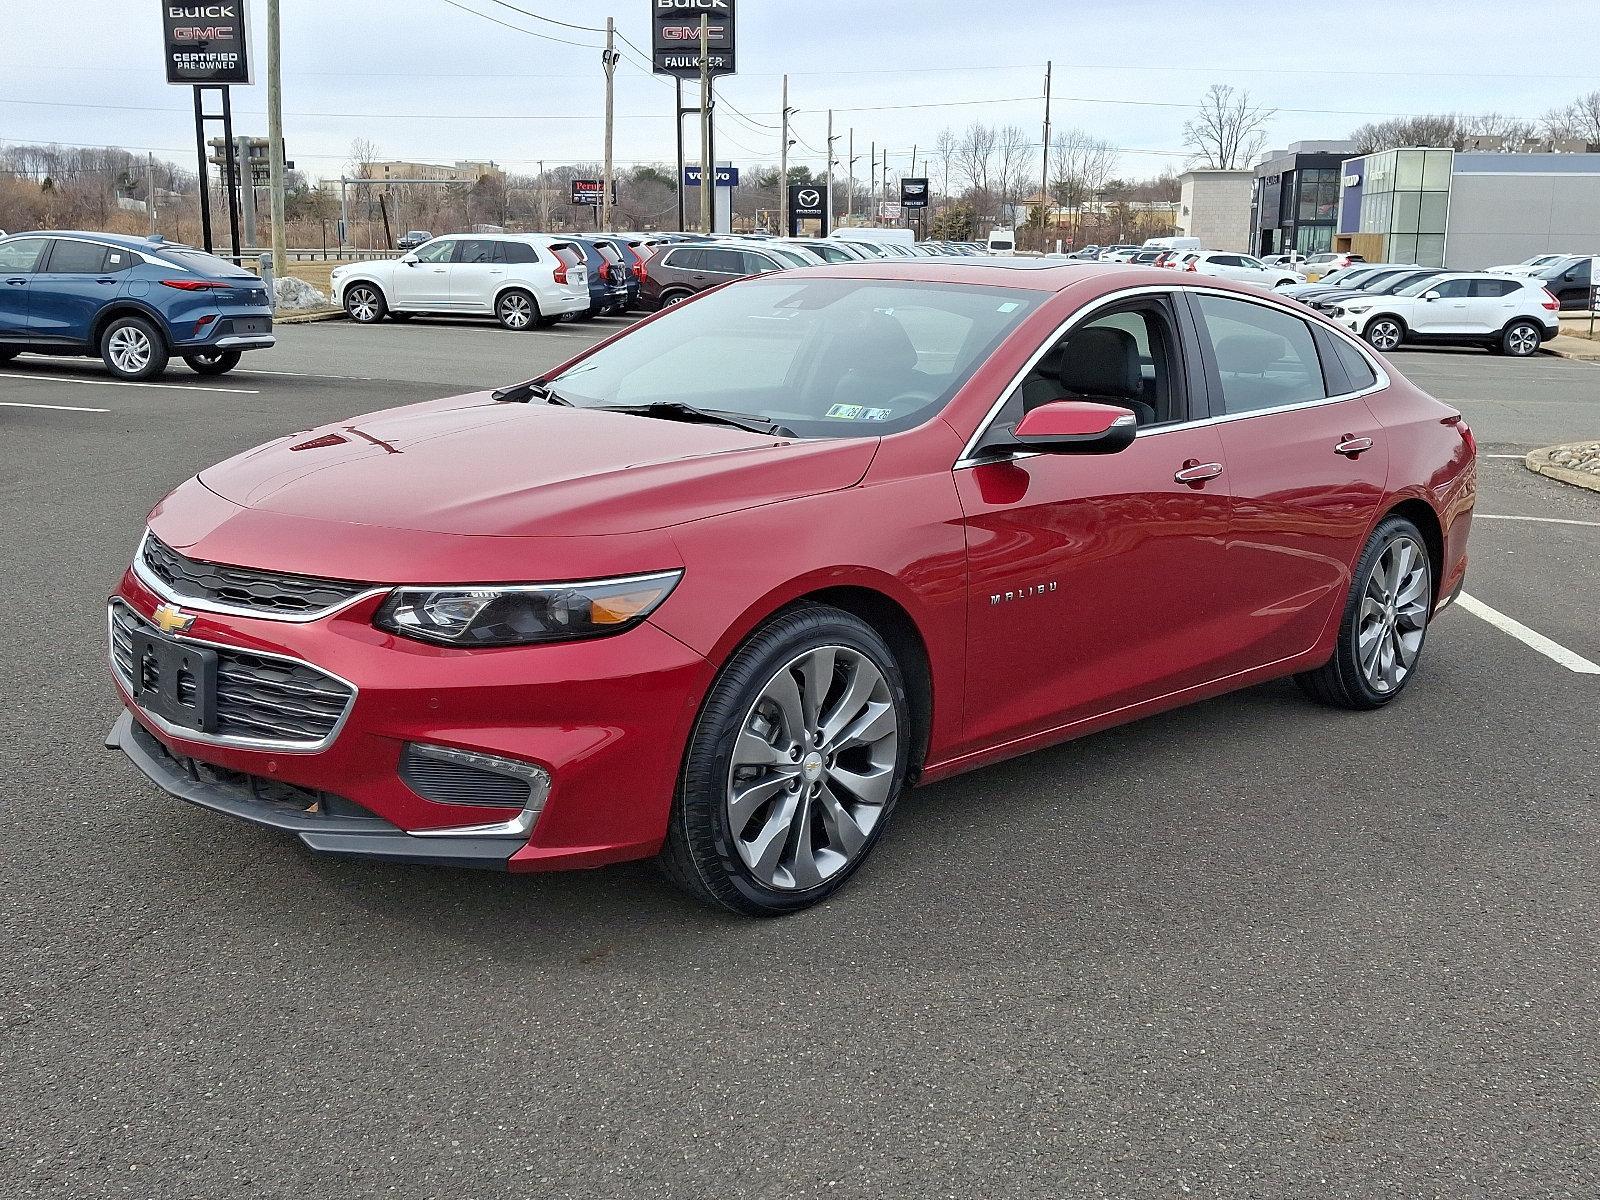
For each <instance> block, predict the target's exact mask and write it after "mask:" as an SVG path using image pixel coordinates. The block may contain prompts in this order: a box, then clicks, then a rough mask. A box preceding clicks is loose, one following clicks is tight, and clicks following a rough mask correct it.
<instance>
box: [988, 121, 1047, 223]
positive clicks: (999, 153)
mask: <svg viewBox="0 0 1600 1200" xmlns="http://www.w3.org/2000/svg"><path fill="white" fill-rule="evenodd" d="M1037 162H1038V160H1037V159H1036V158H1035V157H1034V153H1033V141H1032V138H1031V136H1030V135H1029V133H1028V131H1027V130H1025V129H1023V128H1022V127H1021V126H1020V125H1007V126H1005V127H1004V128H1002V129H1000V130H999V131H998V132H997V133H996V134H995V181H996V185H997V188H996V190H997V191H998V192H999V201H1000V208H1001V210H1002V215H1005V214H1004V210H1005V209H1008V208H1010V207H1012V206H1013V205H1016V204H1020V203H1022V202H1023V201H1024V200H1025V199H1027V197H1028V196H1029V194H1031V187H1030V185H1032V184H1033V183H1034V182H1035V178H1036V175H1037V166H1036V164H1037Z"/></svg>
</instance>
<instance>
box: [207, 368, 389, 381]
mask: <svg viewBox="0 0 1600 1200" xmlns="http://www.w3.org/2000/svg"><path fill="white" fill-rule="evenodd" d="M233 374H234V376H235V377H236V378H237V377H238V376H240V375H282V376H284V377H285V378H288V379H344V380H349V381H350V382H353V383H372V382H374V380H373V379H372V377H371V376H369V375H321V374H318V373H317V372H316V371H259V370H255V369H251V370H246V371H235V372H234V373H233Z"/></svg>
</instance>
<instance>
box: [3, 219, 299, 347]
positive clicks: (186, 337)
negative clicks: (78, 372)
mask: <svg viewBox="0 0 1600 1200" xmlns="http://www.w3.org/2000/svg"><path fill="white" fill-rule="evenodd" d="M273 341H274V338H273V336H272V308H271V306H270V305H269V304H268V302H267V289H266V285H265V284H264V283H262V281H261V279H260V277H259V276H256V275H252V274H251V273H250V272H249V271H245V270H242V269H241V268H239V267H236V266H234V265H233V264H232V263H230V262H227V261H226V260H224V259H221V258H217V257H215V256H214V255H210V254H207V253H205V252H204V251H201V250H191V249H190V248H189V247H187V246H180V245H178V244H177V243H175V242H164V241H162V240H160V239H159V238H132V237H118V236H116V235H114V234H106V233H74V232H49V233H22V234H13V235H11V236H10V237H0V363H3V362H6V361H7V360H9V359H12V358H15V357H16V356H17V355H18V354H21V353H22V352H23V351H28V352H30V353H33V354H67V355H81V356H87V357H90V358H93V357H96V356H98V357H99V358H101V359H102V360H103V361H104V362H105V364H106V369H107V370H109V371H110V372H111V373H112V374H113V375H115V376H117V377H118V378H119V379H150V378H153V377H154V376H157V375H159V374H161V372H162V371H164V370H166V368H167V363H168V362H169V361H170V360H171V358H172V357H173V356H177V357H179V358H181V359H183V361H184V362H186V363H188V364H189V366H190V367H191V368H192V369H193V370H195V371H198V372H199V373H200V374H202V375H221V374H223V373H224V372H226V371H231V370H233V368H234V367H236V366H238V364H239V355H240V354H241V353H242V352H243V351H245V350H261V349H265V348H266V347H268V346H271V345H272V344H273Z"/></svg>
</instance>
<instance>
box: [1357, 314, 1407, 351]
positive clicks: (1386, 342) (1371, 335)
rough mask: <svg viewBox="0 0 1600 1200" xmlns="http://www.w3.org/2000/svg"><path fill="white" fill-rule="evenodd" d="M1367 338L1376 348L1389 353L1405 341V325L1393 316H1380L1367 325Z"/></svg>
mask: <svg viewBox="0 0 1600 1200" xmlns="http://www.w3.org/2000/svg"><path fill="white" fill-rule="evenodd" d="M1366 338H1367V341H1368V343H1370V344H1371V346H1372V348H1373V349H1374V350H1382V351H1383V352H1384V353H1386V354H1387V353H1388V352H1389V351H1390V350H1393V349H1396V348H1397V347H1398V346H1399V345H1400V343H1401V342H1403V341H1405V339H1406V331H1405V326H1403V325H1401V324H1400V322H1399V321H1397V320H1395V318H1393V317H1379V318H1378V319H1377V320H1375V321H1373V322H1372V323H1371V324H1370V325H1368V326H1367V333H1366Z"/></svg>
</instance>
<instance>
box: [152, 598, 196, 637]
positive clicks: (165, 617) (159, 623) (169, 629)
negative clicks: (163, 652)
mask: <svg viewBox="0 0 1600 1200" xmlns="http://www.w3.org/2000/svg"><path fill="white" fill-rule="evenodd" d="M150 619H151V620H152V621H154V622H155V623H156V627H157V628H158V629H160V630H161V632H162V633H182V632H184V631H185V630H186V629H188V628H189V626H191V625H193V624H194V614H193V613H186V612H184V611H183V609H181V608H179V607H178V606H177V605H176V604H163V605H162V606H161V607H160V608H158V609H156V611H155V612H154V613H152V614H151V617H150Z"/></svg>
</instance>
